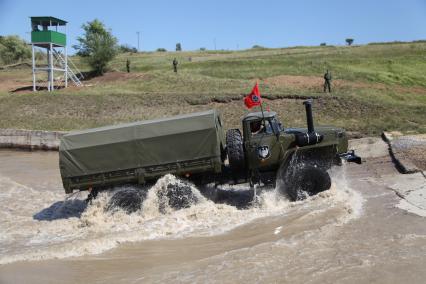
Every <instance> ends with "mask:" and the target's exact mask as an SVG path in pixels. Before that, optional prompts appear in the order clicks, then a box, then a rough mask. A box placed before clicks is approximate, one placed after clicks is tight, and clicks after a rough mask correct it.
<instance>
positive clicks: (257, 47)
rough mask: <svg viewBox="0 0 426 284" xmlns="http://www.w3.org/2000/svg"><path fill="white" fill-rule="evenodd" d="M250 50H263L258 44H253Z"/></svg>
mask: <svg viewBox="0 0 426 284" xmlns="http://www.w3.org/2000/svg"><path fill="white" fill-rule="evenodd" d="M251 48H252V49H263V48H264V47H263V46H261V45H258V44H255V45H253V46H252V47H251Z"/></svg>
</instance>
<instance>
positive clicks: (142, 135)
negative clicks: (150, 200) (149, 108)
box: [59, 100, 361, 200]
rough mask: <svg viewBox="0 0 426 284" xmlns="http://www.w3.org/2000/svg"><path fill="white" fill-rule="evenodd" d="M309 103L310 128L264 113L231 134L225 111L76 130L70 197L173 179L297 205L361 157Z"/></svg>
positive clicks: (66, 167) (64, 144) (67, 159)
mask: <svg viewBox="0 0 426 284" xmlns="http://www.w3.org/2000/svg"><path fill="white" fill-rule="evenodd" d="M303 104H304V105H305V110H306V119H307V128H287V127H284V126H283V125H282V124H281V123H280V121H279V119H278V117H277V115H276V113H275V112H272V111H266V112H254V113H249V114H247V115H245V116H244V118H243V119H242V132H241V131H240V130H239V129H229V130H228V131H226V133H225V131H224V125H223V122H222V119H221V117H220V114H219V113H218V112H217V111H216V110H210V111H204V112H198V113H192V114H187V115H179V116H174V117H170V118H163V119H156V120H147V121H139V122H134V123H127V124H121V125H114V126H107V127H100V128H94V129H88V130H81V131H74V132H71V133H69V134H67V135H64V136H63V137H62V139H61V143H60V147H59V166H60V172H61V177H62V181H63V186H64V189H65V192H66V193H72V192H73V191H74V190H89V191H90V194H89V199H90V198H93V197H96V194H97V192H98V191H99V190H106V189H111V188H114V187H116V186H120V185H125V184H139V185H144V184H149V183H154V182H155V181H157V180H158V179H159V178H160V177H162V176H164V175H166V174H173V175H175V176H177V177H179V178H182V179H187V180H189V181H191V182H193V183H195V184H196V185H206V184H211V183H214V184H215V185H219V184H241V183H249V184H250V186H251V188H254V186H255V185H256V184H263V185H272V186H274V187H275V186H277V188H278V190H279V191H280V192H281V193H282V194H285V195H287V196H288V197H289V198H290V199H292V200H300V199H303V198H305V197H306V196H308V195H314V194H317V193H319V192H321V191H324V190H327V189H329V188H330V186H331V180H330V176H329V174H328V172H327V170H328V169H329V168H330V167H331V166H332V165H340V164H341V160H342V159H345V160H348V161H349V162H356V163H361V159H360V158H359V157H358V156H356V155H355V154H354V152H353V151H349V152H348V139H347V136H346V133H345V130H343V129H341V128H337V127H332V126H327V127H314V123H313V117H312V101H311V100H308V101H305V102H304V103H303ZM202 188H203V187H200V191H201V192H202ZM184 191H185V190H184ZM253 192H254V196H255V191H253ZM168 194H171V195H173V194H177V195H179V194H180V193H179V189H177V190H176V189H173V188H171V192H170V193H168ZM209 195H210V197H211V195H212V194H211V193H209ZM169 197H170V196H169ZM212 199H213V200H214V198H212Z"/></svg>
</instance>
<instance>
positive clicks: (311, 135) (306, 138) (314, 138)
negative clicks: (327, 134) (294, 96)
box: [296, 100, 324, 147]
mask: <svg viewBox="0 0 426 284" xmlns="http://www.w3.org/2000/svg"><path fill="white" fill-rule="evenodd" d="M303 104H304V105H305V110H306V124H307V126H308V132H307V133H299V134H296V145H297V146H299V147H303V146H308V145H314V144H318V143H320V142H321V141H322V139H323V138H324V136H323V135H320V134H318V133H316V132H315V128H314V118H313V116H312V100H306V101H304V102H303Z"/></svg>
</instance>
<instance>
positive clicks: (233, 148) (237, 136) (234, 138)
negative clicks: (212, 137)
mask: <svg viewBox="0 0 426 284" xmlns="http://www.w3.org/2000/svg"><path fill="white" fill-rule="evenodd" d="M226 151H227V154H228V161H229V167H230V168H231V170H232V172H233V173H235V174H238V173H243V172H244V170H245V163H246V161H245V157H244V148H243V137H242V135H241V132H240V130H239V129H229V130H228V131H227V132H226Z"/></svg>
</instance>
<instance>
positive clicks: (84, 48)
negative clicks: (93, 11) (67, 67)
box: [74, 19, 118, 75]
mask: <svg viewBox="0 0 426 284" xmlns="http://www.w3.org/2000/svg"><path fill="white" fill-rule="evenodd" d="M82 28H83V30H84V31H85V34H84V36H83V37H78V38H77V41H78V42H79V43H80V44H79V45H75V46H74V48H75V49H76V50H77V51H78V52H77V54H78V55H80V56H83V57H86V58H87V62H88V63H89V65H90V66H91V67H92V68H93V70H94V71H95V73H96V74H98V75H102V74H103V73H105V70H106V67H107V65H108V62H110V61H111V60H112V59H113V58H114V57H115V56H116V55H117V52H118V48H117V39H116V38H115V37H114V36H113V35H112V34H111V31H110V30H107V29H106V28H105V26H104V24H103V23H102V22H101V21H99V20H97V19H95V20H93V21H92V22H87V24H84V25H83V26H82Z"/></svg>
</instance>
